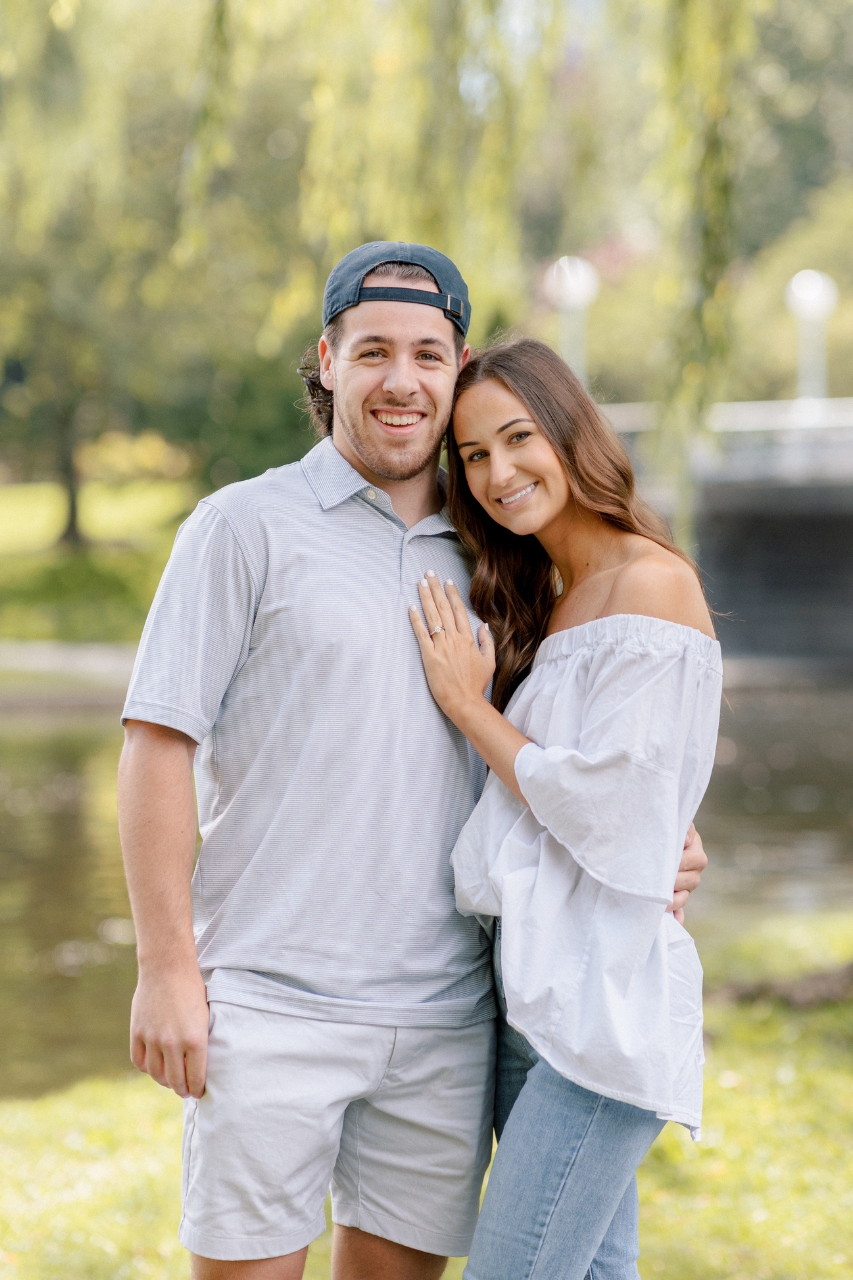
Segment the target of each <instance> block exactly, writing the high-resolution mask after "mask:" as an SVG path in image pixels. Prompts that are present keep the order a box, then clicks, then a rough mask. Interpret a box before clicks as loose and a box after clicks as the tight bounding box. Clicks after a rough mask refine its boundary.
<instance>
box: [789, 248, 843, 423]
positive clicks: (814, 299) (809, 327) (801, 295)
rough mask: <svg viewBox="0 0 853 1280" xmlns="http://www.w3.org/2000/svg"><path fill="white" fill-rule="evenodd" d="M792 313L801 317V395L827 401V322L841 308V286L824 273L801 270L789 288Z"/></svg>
mask: <svg viewBox="0 0 853 1280" xmlns="http://www.w3.org/2000/svg"><path fill="white" fill-rule="evenodd" d="M785 302H786V303H787V306H788V310H789V311H790V312H791V313H792V314H793V315H795V316H796V318H797V328H798V330H799V372H798V377H797V395H798V396H799V397H800V398H801V399H802V398H808V399H817V400H823V399H824V398H825V397H826V393H827V383H826V322H827V320H828V319H829V317H830V316H831V315H832V313H833V311H834V310H835V308H836V306H837V305H838V285H837V284H836V283H835V281H834V280H833V279H832V276H828V275H826V274H825V273H824V272H823V271H798V272H797V274H796V275H795V276H793V277H792V279H790V280H789V281H788V286H787V288H786V289H785Z"/></svg>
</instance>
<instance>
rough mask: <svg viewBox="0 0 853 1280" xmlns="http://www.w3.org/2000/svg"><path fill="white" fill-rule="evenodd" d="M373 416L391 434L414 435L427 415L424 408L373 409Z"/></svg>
mask: <svg viewBox="0 0 853 1280" xmlns="http://www.w3.org/2000/svg"><path fill="white" fill-rule="evenodd" d="M370 413H371V416H372V417H373V418H375V419H376V421H377V422H378V423H379V424H380V425H381V426H382V427H383V428H384V429H385V432H386V434H390V435H395V436H397V435H412V434H413V433H414V431H415V429H416V428H417V427H418V426H419V425H420V423H421V422H423V420H424V418H425V417H426V416H427V415H426V413H425V412H424V410H423V409H409V410H408V411H404V410H401V409H397V410H394V409H371V411H370Z"/></svg>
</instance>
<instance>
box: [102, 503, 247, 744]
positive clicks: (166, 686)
mask: <svg viewBox="0 0 853 1280" xmlns="http://www.w3.org/2000/svg"><path fill="white" fill-rule="evenodd" d="M257 601H258V590H257V587H256V584H255V582H254V581H253V578H252V574H251V572H250V570H249V565H248V563H247V560H246V556H245V554H244V552H243V549H242V547H241V546H240V544H239V542H238V540H237V538H236V536H235V534H234V531H233V530H232V528H231V526H230V524H229V522H228V520H227V519H226V518H225V516H223V515H222V513H221V512H220V511H218V510H217V509H216V507H214V506H212V505H211V504H210V503H208V502H201V503H200V504H199V506H198V507H197V508H196V510H195V511H194V512H193V514H192V515H191V516H190V518H189V519H188V520H187V521H186V522H185V523H184V524H183V525H182V526H181V528H180V529H179V530H178V536H177V538H176V540H175V546H174V548H173V550H172V554H171V556H170V558H169V563H168V564H167V565H166V569H165V571H164V573H163V577H162V579H161V580H160V585H159V587H158V588H157V594H156V595H155V597H154V602H153V604H152V605H151V610H150V612H149V614H148V619H147V621H146V623H145V629H144V631H143V633H142V639H141V641H140V644H139V651H138V653H137V656H136V663H135V665H134V668H133V675H132V676H131V680H130V687H129V689H128V693H127V700H126V702H125V706H124V710H123V712H122V722H124V721H126V720H145V721H149V722H151V723H153V724H162V725H167V726H168V727H169V728H172V729H178V730H180V732H182V733H186V734H188V736H189V737H191V738H193V739H194V740H195V741H196V742H201V741H202V740H203V739H204V738H205V737H206V736H207V734H208V733H209V732H210V730H211V729H212V727H213V725H214V723H215V721H216V717H217V715H218V713H219V707H220V705H221V703H222V699H223V697H224V696H225V691H226V690H227V688H228V686H229V684H230V683H231V681H232V679H233V678H234V675H235V673H236V672H237V671H238V670H239V668H240V666H241V665H242V663H243V662H244V661H245V659H246V657H247V655H248V652H249V644H250V640H251V634H252V625H253V622H254V617H255V611H256V609H257Z"/></svg>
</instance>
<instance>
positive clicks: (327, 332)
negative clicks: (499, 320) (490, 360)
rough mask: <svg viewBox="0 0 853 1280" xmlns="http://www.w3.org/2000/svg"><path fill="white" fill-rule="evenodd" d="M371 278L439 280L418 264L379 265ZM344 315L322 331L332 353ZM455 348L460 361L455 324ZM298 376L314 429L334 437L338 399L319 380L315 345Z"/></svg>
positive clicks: (462, 343)
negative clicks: (333, 430)
mask: <svg viewBox="0 0 853 1280" xmlns="http://www.w3.org/2000/svg"><path fill="white" fill-rule="evenodd" d="M368 275H371V276H379V277H380V279H386V278H388V279H393V280H420V281H422V282H424V283H425V284H434V285H435V287H436V288H438V281H437V280H436V279H435V277H434V276H433V275H432V273H431V272H429V271H427V269H426V267H421V266H419V265H418V263H417V262H380V263H379V266H378V267H372V268H371V269H370V271H369V272H368ZM345 315H346V311H340V312H339V313H338V314H337V315H336V316H332V319H331V320H330V321H329V323H328V324H327V325H326V327H325V329H324V330H323V337H324V338H325V339H326V341H327V342H328V344H329V347H330V349H331V350H332V351H333V352H334V351H337V349H338V346H339V345H340V341H341V333H342V331H343V326H344V316H345ZM453 346H454V350H455V351H456V358H457V360H458V359H459V357H460V356H461V355H462V352H463V350H464V348H465V337H464V334H462V333H460V331H459V329H457V327H456V325H453ZM299 376H300V377H301V379H302V381H303V382H304V383H305V396H304V399H303V401H302V404H303V407H304V408H305V409H307V410H308V413H309V414H310V416H311V423H312V425H313V427H314V430H315V431H316V432H317V435H318V436H320V437H321V438H322V437H323V436H330V435H331V434H332V421H333V418H334V409H335V397H334V395H333V393H332V392H331V391H329V390H327V389H326V387H324V386H323V384H322V382H321V381H320V361H319V357H318V355H317V348H316V346H310V347H309V348H308V349H307V351H306V352H305V354H304V355H303V357H302V363H301V364H300V366H299Z"/></svg>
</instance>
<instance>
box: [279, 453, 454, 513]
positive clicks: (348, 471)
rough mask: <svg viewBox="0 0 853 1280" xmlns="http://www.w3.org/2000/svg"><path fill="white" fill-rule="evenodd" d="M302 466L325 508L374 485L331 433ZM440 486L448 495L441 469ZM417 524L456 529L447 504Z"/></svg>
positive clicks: (338, 504) (442, 491) (304, 460)
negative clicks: (337, 447)
mask: <svg viewBox="0 0 853 1280" xmlns="http://www.w3.org/2000/svg"><path fill="white" fill-rule="evenodd" d="M302 470H303V472H304V474H305V479H306V480H307V481H308V483H309V484H310V486H311V488H312V489H313V490H314V493H315V494H316V495H317V501H318V502H319V503H320V506H321V507H322V508H323V510H324V511H331V509H332V508H333V507H339V506H340V505H341V503H342V502H346V500H347V499H348V498H353V497H355V495H356V494H357V493H364V492H365V491H366V490H367V489H369V488H370V485H369V484H368V483H367V481H366V480H365V478H364V476H362V475H359V473H358V472H357V471H356V469H355V467H352V466H350V464H349V463H348V462H347V460H346V458H345V457H344V456H343V454H341V453H338V451H337V449H336V448H335V446H334V444H333V443H332V437H331V436H325V437H324V438H323V439H322V440H321V441H320V443H319V444H316V445H315V446H314V448H313V449H311V450H309V452H308V453H306V454H305V457H304V458H303V459H302ZM439 487H440V489H441V493H442V496H444V494H445V493H446V492H447V477H446V475H445V473H444V471H441V472H439ZM424 526H427V527H426V528H425V527H424ZM416 527H417V529H418V530H419V531H420V532H422V533H432V532H435V533H439V532H444V531H445V530H448V529H449V530H450V531H451V532H454V533H455V530H454V528H453V524H452V522H451V519H450V515H449V513H448V510H447V506H446V505H445V506H443V507H442V509H441V511H439V512H437V513H436V515H434V516H427V517H426V518H425V519H424V520H421V521H420V523H419V524H418V525H417V526H416Z"/></svg>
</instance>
